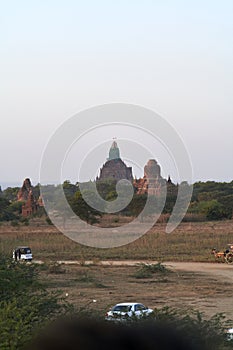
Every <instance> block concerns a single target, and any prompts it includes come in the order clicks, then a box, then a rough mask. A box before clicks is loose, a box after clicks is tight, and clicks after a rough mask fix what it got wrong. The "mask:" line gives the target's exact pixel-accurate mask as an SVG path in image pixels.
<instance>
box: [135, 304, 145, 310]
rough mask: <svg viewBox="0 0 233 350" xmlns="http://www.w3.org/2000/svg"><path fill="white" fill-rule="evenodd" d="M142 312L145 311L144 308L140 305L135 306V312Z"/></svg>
mask: <svg viewBox="0 0 233 350" xmlns="http://www.w3.org/2000/svg"><path fill="white" fill-rule="evenodd" d="M142 310H146V307H145V306H144V305H142V304H137V305H135V311H142Z"/></svg>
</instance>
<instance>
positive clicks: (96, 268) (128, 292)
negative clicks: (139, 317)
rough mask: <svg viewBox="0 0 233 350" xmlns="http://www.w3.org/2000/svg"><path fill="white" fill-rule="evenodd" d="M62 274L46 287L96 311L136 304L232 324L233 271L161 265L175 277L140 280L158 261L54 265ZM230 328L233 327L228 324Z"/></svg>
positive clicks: (50, 278)
mask: <svg viewBox="0 0 233 350" xmlns="http://www.w3.org/2000/svg"><path fill="white" fill-rule="evenodd" d="M58 263H60V264H62V265H61V268H62V269H64V270H65V273H63V274H56V273H55V274H54V273H53V274H49V275H47V276H46V278H47V280H48V281H49V283H52V285H53V286H56V287H58V288H59V289H62V290H64V293H67V294H68V295H69V296H68V298H69V301H70V302H72V303H74V304H76V305H88V307H91V305H92V300H97V303H95V304H93V305H92V306H93V307H95V308H98V309H99V310H107V309H108V308H109V307H110V306H112V305H114V304H115V303H117V302H122V301H138V302H142V303H144V304H146V305H148V306H149V307H152V308H160V307H163V306H170V307H175V308H179V309H183V308H192V309H195V310H199V311H202V312H204V314H205V315H207V316H212V315H214V314H216V313H224V314H225V315H226V316H227V318H228V319H232V311H231V305H232V304H233V265H227V264H220V263H219V264H218V263H190V262H163V265H165V266H166V267H167V268H168V269H169V270H171V271H173V273H165V274H156V273H155V274H153V275H152V276H150V277H148V278H147V277H146V278H144V277H143V278H138V277H137V276H136V274H137V271H138V270H139V269H140V266H139V265H140V264H142V263H144V264H155V263H157V261H139V260H137V261H133V260H122V261H116V260H115V261H109V260H108V261H97V262H96V261H94V262H92V261H85V262H83V261H82V262H81V261H58ZM232 325H233V324H232Z"/></svg>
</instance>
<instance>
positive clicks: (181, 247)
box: [0, 220, 233, 262]
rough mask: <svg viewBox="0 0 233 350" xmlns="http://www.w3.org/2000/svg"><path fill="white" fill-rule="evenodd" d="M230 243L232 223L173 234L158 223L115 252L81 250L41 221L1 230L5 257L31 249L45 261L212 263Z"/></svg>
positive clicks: (190, 226)
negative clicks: (17, 250) (17, 248)
mask: <svg viewBox="0 0 233 350" xmlns="http://www.w3.org/2000/svg"><path fill="white" fill-rule="evenodd" d="M228 243H233V220H229V221H219V222H201V223H198V222H193V223H181V224H180V225H179V226H178V227H177V229H176V230H175V231H173V232H172V233H170V234H166V233H165V224H163V223H158V224H156V225H155V226H154V227H153V228H152V229H151V230H150V231H149V232H148V233H147V234H145V235H144V236H142V237H141V238H140V239H138V240H136V241H134V242H132V243H130V244H128V245H125V246H122V247H118V248H112V249H100V248H99V249H98V248H92V247H87V246H82V245H80V244H78V243H76V242H74V241H72V240H70V239H69V238H67V237H66V236H64V235H63V234H62V233H60V232H59V231H58V230H57V229H56V228H55V227H54V226H51V225H46V224H45V223H44V221H43V222H42V220H34V221H33V220H32V221H31V222H30V225H29V226H24V225H20V226H19V227H12V226H11V225H9V224H8V225H7V224H2V225H1V226H0V252H1V253H2V254H4V255H8V256H9V255H10V254H11V252H12V249H13V248H14V247H15V246H17V245H29V246H30V247H31V248H32V250H33V255H34V258H35V259H37V260H43V261H51V260H52V261H56V260H80V261H82V260H89V259H91V260H93V259H94V260H106V259H118V260H121V259H132V260H134V259H139V260H140V259H142V260H145V259H146V260H158V261H199V262H201V261H202V262H207V261H209V262H213V261H214V260H213V256H211V254H210V251H211V249H212V248H214V247H215V248H217V249H224V248H225V247H226V244H228Z"/></svg>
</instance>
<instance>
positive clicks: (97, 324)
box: [28, 318, 207, 350]
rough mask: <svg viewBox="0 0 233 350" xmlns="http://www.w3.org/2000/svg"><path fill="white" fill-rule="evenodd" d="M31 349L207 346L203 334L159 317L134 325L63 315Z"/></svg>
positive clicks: (194, 348) (199, 349)
mask: <svg viewBox="0 0 233 350" xmlns="http://www.w3.org/2000/svg"><path fill="white" fill-rule="evenodd" d="M28 349H31V350H48V349H56V350H74V349H80V350H105V349H106V350H109V349H111V350H119V349H121V350H131V349H132V350H134V349H135V350H150V349H151V350H152V349H161V350H168V349H169V350H171V349H173V350H176V349H177V350H178V349H179V350H183V349H184V350H188V349H190V350H205V349H207V347H205V346H204V344H203V342H202V340H201V339H200V338H199V335H198V334H197V333H196V332H195V330H194V332H193V336H192V337H190V335H189V337H187V336H186V335H185V334H182V333H181V332H180V331H175V330H174V329H172V328H171V327H170V326H167V325H165V324H162V323H157V322H155V321H150V322H140V323H135V324H132V325H126V324H115V323H113V322H103V321H95V320H87V319H86V320H79V319H74V318H72V319H66V320H65V319H63V320H59V321H56V322H54V323H53V325H51V326H50V327H48V328H47V329H46V330H44V331H43V332H42V333H41V334H40V335H39V336H38V337H37V338H36V339H35V340H34V342H33V343H32V344H30V346H29V347H28Z"/></svg>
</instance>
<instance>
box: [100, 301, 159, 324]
mask: <svg viewBox="0 0 233 350" xmlns="http://www.w3.org/2000/svg"><path fill="white" fill-rule="evenodd" d="M153 312H154V311H153V310H152V309H149V308H148V307H146V306H145V305H143V304H140V303H120V304H116V305H115V306H113V308H112V309H111V310H110V311H108V312H107V314H106V316H105V319H106V320H108V321H126V320H128V319H130V318H131V319H132V318H134V317H136V318H144V317H147V316H149V315H150V314H152V313H153Z"/></svg>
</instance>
